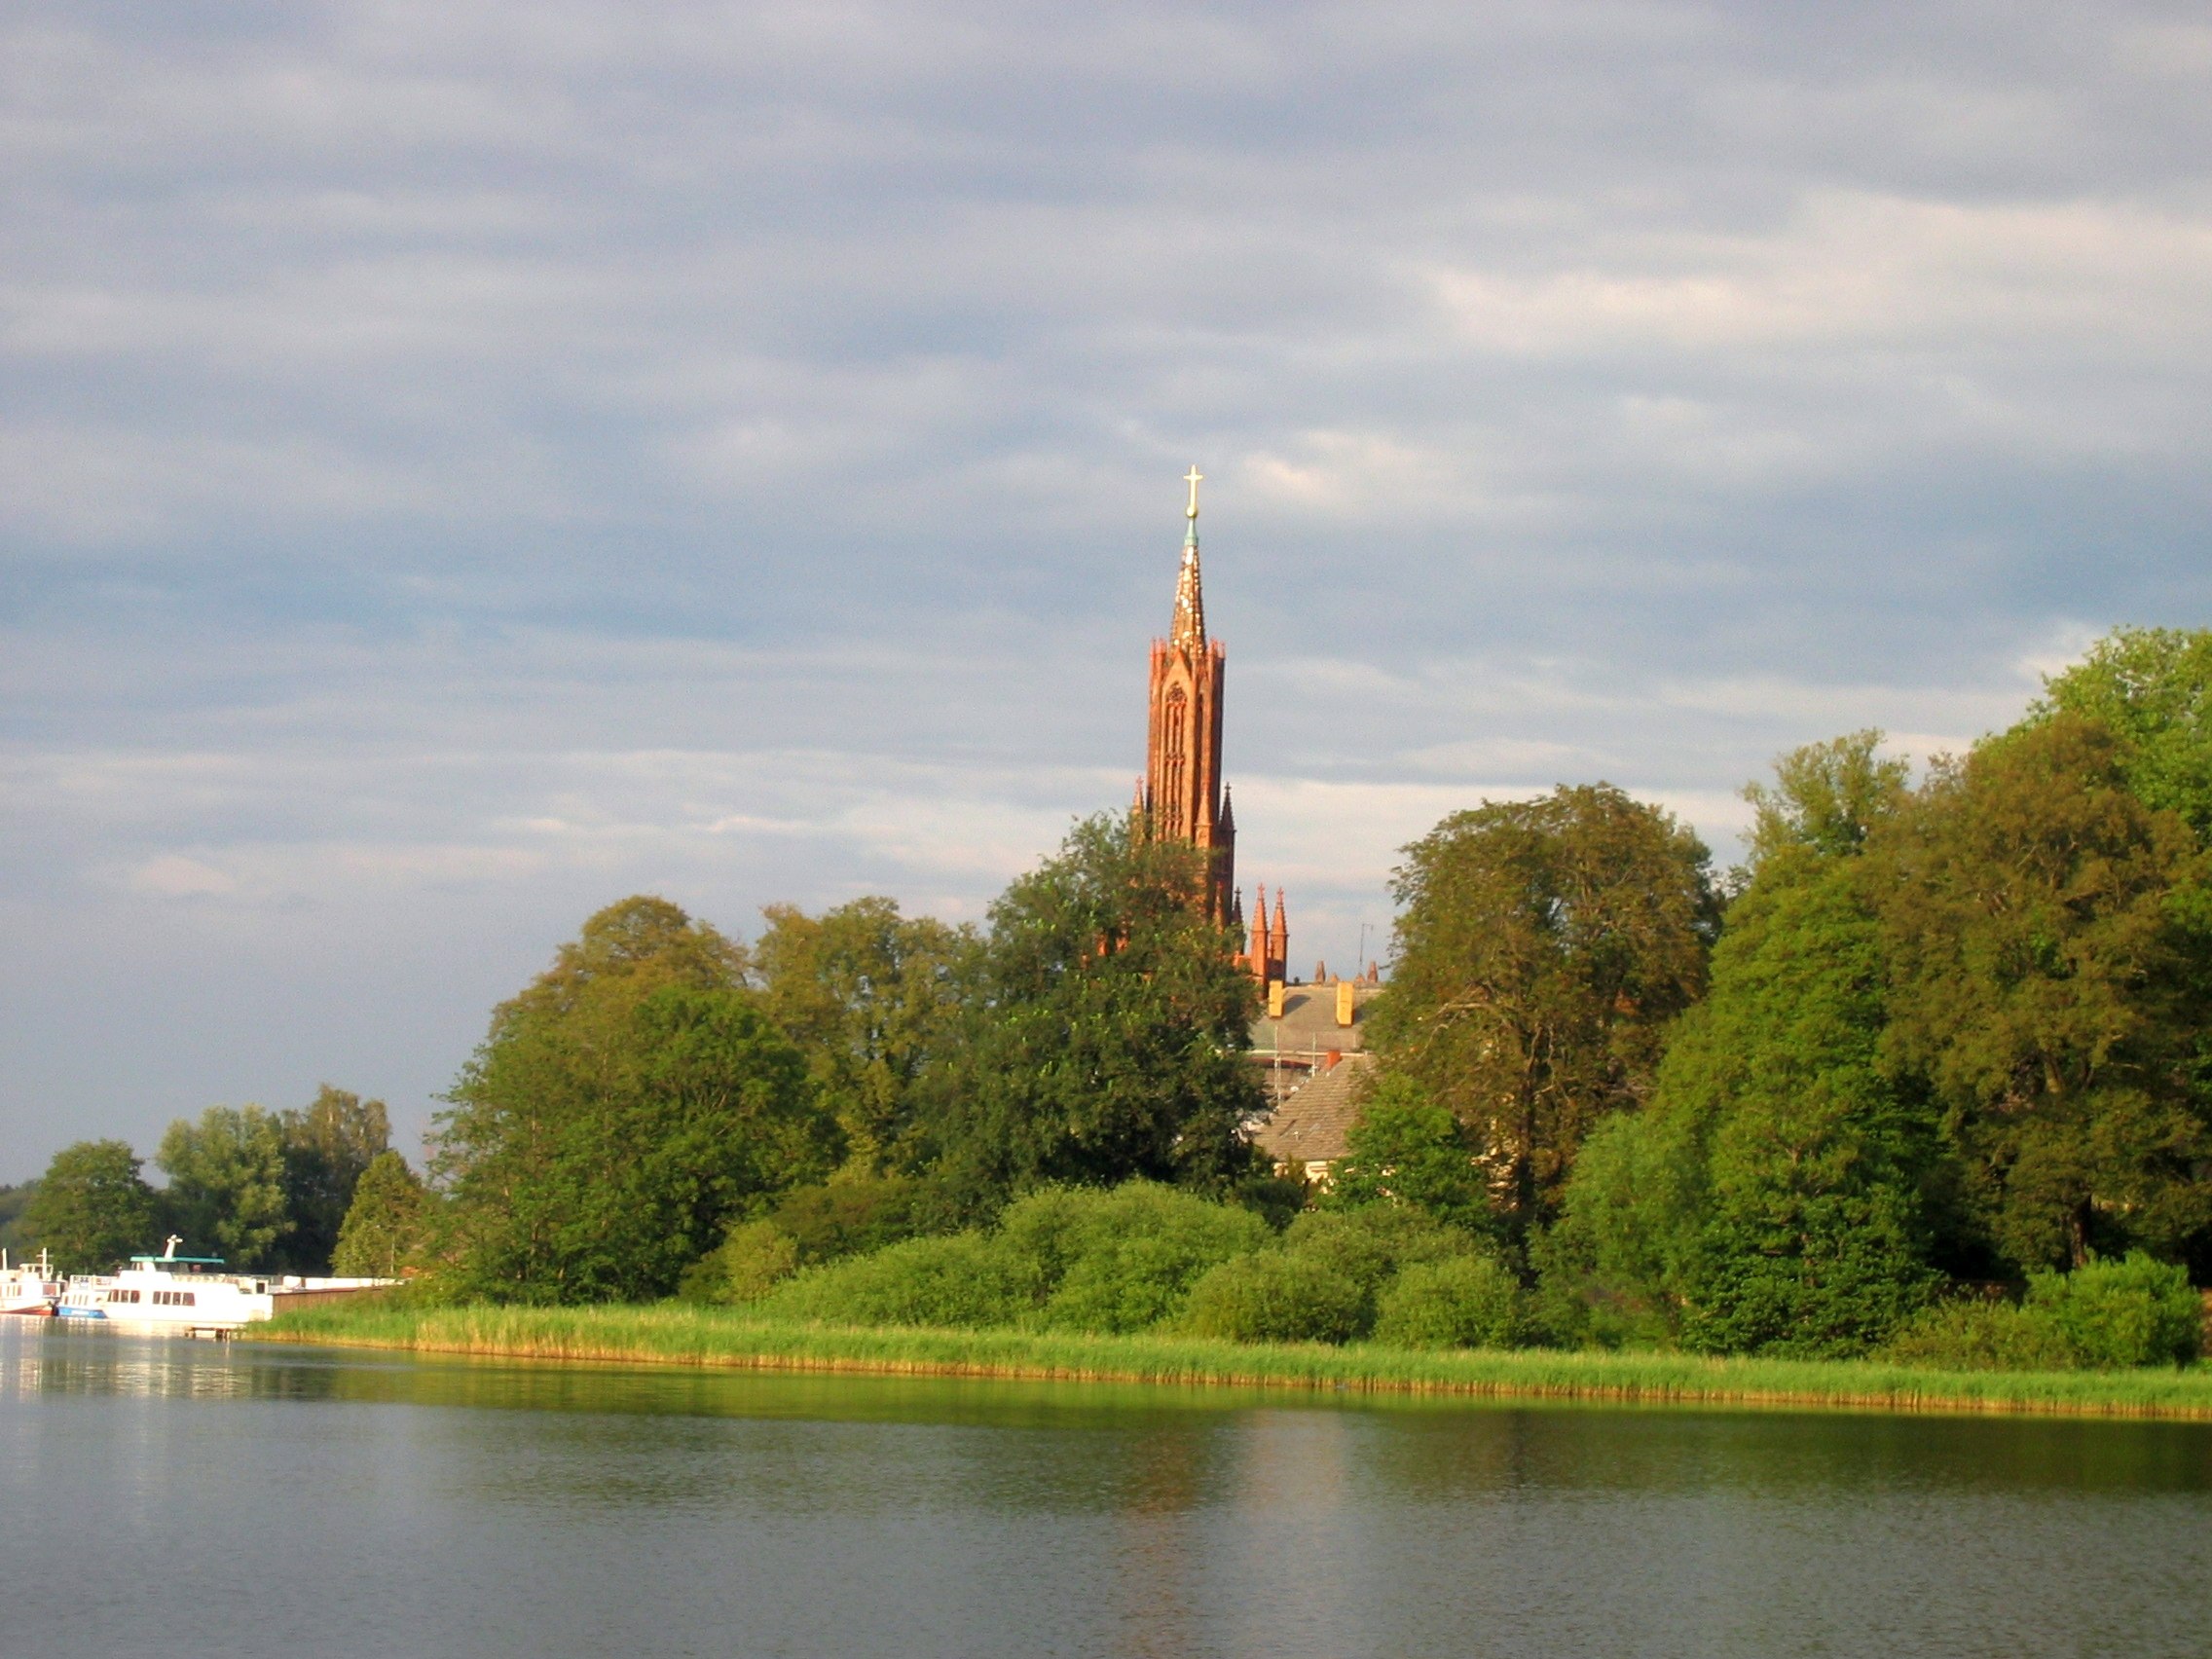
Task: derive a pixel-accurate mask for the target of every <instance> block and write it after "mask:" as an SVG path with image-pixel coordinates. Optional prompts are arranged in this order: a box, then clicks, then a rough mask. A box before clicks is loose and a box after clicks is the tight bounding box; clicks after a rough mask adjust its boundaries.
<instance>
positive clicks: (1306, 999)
mask: <svg viewBox="0 0 2212 1659" xmlns="http://www.w3.org/2000/svg"><path fill="white" fill-rule="evenodd" d="M1382 994H1383V987H1382V986H1381V985H1363V984H1357V983H1355V984H1354V985H1353V986H1352V1014H1351V1021H1352V1022H1351V1023H1350V1024H1349V1025H1339V1024H1338V1023H1337V987H1336V986H1335V985H1285V986H1284V987H1283V996H1282V1017H1281V1018H1280V1019H1270V1018H1269V1017H1268V1016H1267V1015H1266V1014H1261V1015H1260V1017H1259V1018H1257V1019H1255V1020H1253V1021H1252V1050H1253V1052H1255V1053H1262V1054H1264V1053H1269V1052H1272V1051H1278V1050H1279V1051H1281V1053H1282V1054H1283V1056H1284V1057H1285V1058H1286V1059H1287V1058H1288V1057H1289V1056H1290V1055H1292V1054H1308V1053H1312V1052H1316V1051H1318V1052H1321V1053H1326V1052H1328V1051H1329V1050H1331V1049H1337V1050H1341V1051H1344V1052H1345V1053H1347V1054H1349V1053H1352V1052H1354V1051H1358V1050H1361V1049H1364V1048H1366V1047H1367V1031H1366V1026H1367V1014H1368V1010H1369V1009H1370V1008H1371V1007H1372V1006H1373V1004H1374V1002H1375V999H1376V998H1377V997H1379V996H1381V995H1382Z"/></svg>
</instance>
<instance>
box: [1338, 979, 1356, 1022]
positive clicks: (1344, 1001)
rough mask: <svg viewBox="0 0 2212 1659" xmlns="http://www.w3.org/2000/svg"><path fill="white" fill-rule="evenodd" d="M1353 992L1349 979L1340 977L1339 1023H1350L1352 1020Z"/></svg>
mask: <svg viewBox="0 0 2212 1659" xmlns="http://www.w3.org/2000/svg"><path fill="white" fill-rule="evenodd" d="M1353 994H1354V993H1353V991H1352V988H1351V981H1350V980H1349V979H1339V980H1338V981H1337V1023H1338V1024H1339V1025H1349V1024H1350V1023H1351V1022H1352V1015H1353V1008H1352V997H1353Z"/></svg>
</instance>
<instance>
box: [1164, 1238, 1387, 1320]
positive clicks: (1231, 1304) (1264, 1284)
mask: <svg viewBox="0 0 2212 1659" xmlns="http://www.w3.org/2000/svg"><path fill="white" fill-rule="evenodd" d="M1367 1304H1368V1292H1367V1291H1366V1290H1365V1289H1364V1288H1363V1287H1362V1286H1361V1285H1360V1284H1358V1283H1357V1282H1356V1281H1354V1280H1353V1279H1351V1278H1349V1277H1347V1276H1346V1275H1345V1274H1343V1273H1341V1272H1333V1271H1331V1270H1330V1269H1329V1268H1327V1267H1326V1266H1324V1265H1322V1264H1320V1263H1318V1262H1316V1261H1314V1260H1312V1259H1310V1258H1309V1259H1301V1258H1299V1257H1297V1256H1294V1255H1292V1254H1290V1253H1288V1252H1286V1251H1281V1250H1263V1251H1260V1252H1257V1253H1256V1254H1253V1255H1250V1256H1239V1257H1237V1258H1236V1259H1235V1260H1234V1261H1229V1262H1224V1263H1222V1264H1221V1265H1220V1266H1219V1267H1217V1268H1215V1269H1214V1270H1213V1271H1212V1272H1208V1273H1207V1274H1206V1275H1205V1277H1203V1278H1201V1279H1200V1280H1198V1284H1197V1286H1196V1287H1195V1288H1194V1289H1193V1290H1192V1292H1191V1306H1190V1310H1189V1311H1188V1312H1187V1313H1186V1314H1185V1315H1184V1319H1183V1324H1184V1328H1185V1329H1186V1330H1188V1331H1190V1332H1191V1333H1192V1334H1193V1335H1194V1336H1200V1337H1223V1338H1227V1339H1228V1340H1230V1341H1232V1342H1239V1343H1343V1342H1349V1341H1350V1340H1351V1339H1352V1338H1353V1337H1355V1336H1357V1335H1358V1334H1359V1332H1360V1330H1361V1329H1362V1328H1363V1326H1364V1324H1365V1322H1366V1318H1367Z"/></svg>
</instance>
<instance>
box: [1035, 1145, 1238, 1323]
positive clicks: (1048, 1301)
mask: <svg viewBox="0 0 2212 1659" xmlns="http://www.w3.org/2000/svg"><path fill="white" fill-rule="evenodd" d="M1270 1236H1271V1235H1270V1234H1269V1231H1268V1225H1267V1223H1266V1222H1265V1221H1263V1220H1262V1219H1261V1218H1260V1217H1259V1216H1257V1215H1254V1214H1252V1213H1251V1212H1250V1211H1248V1210H1243V1209H1236V1208H1232V1207H1230V1206H1228V1205H1225V1204H1217V1203H1209V1202H1207V1201H1206V1200H1205V1199H1203V1198H1197V1197H1195V1196H1193V1195H1192V1194H1189V1193H1183V1192H1177V1191H1176V1190H1175V1189H1174V1188H1172V1187H1163V1186H1160V1185H1158V1184H1156V1183H1153V1182H1148V1181H1131V1182H1128V1183H1126V1184H1125V1185H1124V1186H1120V1187H1117V1188H1115V1189H1113V1190H1112V1191H1111V1192H1105V1193H1100V1192H1087V1191H1083V1190H1080V1189H1068V1188H1057V1189H1050V1190H1048V1191H1045V1192H1041V1193H1037V1194H1033V1195H1032V1196H1030V1197H1029V1198H1023V1199H1021V1200H1020V1201H1019V1202H1018V1203H1015V1204H1014V1205H1013V1206H1012V1207H1010V1208H1009V1209H1008V1210H1007V1212H1006V1215H1005V1217H1004V1218H1003V1219H1002V1221H1001V1222H1000V1225H999V1233H998V1241H999V1246H1000V1248H1001V1249H1002V1250H1004V1251H1007V1252H1010V1253H1011V1254H1012V1255H1013V1256H1014V1257H1015V1258H1016V1259H1017V1260H1019V1261H1021V1262H1022V1263H1024V1264H1025V1266H1026V1269H1027V1272H1028V1273H1029V1276H1030V1277H1031V1278H1032V1279H1033V1280H1034V1282H1035V1283H1037V1284H1038V1285H1039V1286H1040V1288H1041V1289H1042V1290H1043V1292H1044V1294H1045V1305H1044V1307H1043V1308H1042V1309H1039V1310H1038V1312H1037V1313H1036V1315H1035V1317H1034V1319H1033V1320H1032V1321H1031V1322H1032V1323H1034V1324H1035V1325H1036V1326H1038V1327H1039V1328H1041V1329H1045V1330H1056V1331H1101V1332H1120V1331H1139V1330H1143V1329H1145V1328H1146V1327H1147V1326H1151V1325H1156V1324H1158V1323H1160V1322H1161V1320H1163V1319H1166V1318H1169V1317H1171V1316H1173V1315H1174V1314H1176V1313H1178V1312H1180V1311H1181V1310H1182V1308H1183V1305H1184V1303H1185V1301H1186V1300H1187V1299H1188V1297H1189V1295H1190V1291H1191V1287H1192V1285H1194V1284H1195V1283H1197V1281H1198V1278H1199V1276H1200V1275H1201V1274H1203V1273H1204V1272H1206V1271H1207V1270H1208V1269H1210V1268H1212V1267H1214V1266H1216V1265H1218V1264H1219V1263H1222V1262H1226V1261H1229V1260H1231V1259H1232V1258H1234V1257H1237V1256H1245V1255H1249V1254H1251V1253H1252V1252H1253V1251H1254V1250H1257V1249H1259V1248H1260V1247H1261V1246H1262V1245H1264V1244H1266V1243H1268V1242H1269V1241H1270Z"/></svg>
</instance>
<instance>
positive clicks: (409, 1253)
mask: <svg viewBox="0 0 2212 1659" xmlns="http://www.w3.org/2000/svg"><path fill="white" fill-rule="evenodd" d="M426 1201H427V1195H426V1194H425V1193H424V1190H423V1183H422V1182H421V1181H420V1180H419V1179H418V1178H417V1177H416V1174H415V1171H414V1170H412V1169H410V1168H408V1167H407V1160H405V1159H404V1158H402V1157H400V1156H399V1154H398V1153H396V1152H380V1153H378V1154H377V1155H376V1157H375V1158H373V1159H371V1160H370V1161H369V1166H368V1167H367V1168H366V1169H364V1170H362V1171H361V1178H360V1180H359V1181H357V1182H356V1183H354V1187H353V1200H352V1202H351V1204H350V1205H349V1206H348V1208H347V1210H346V1219H345V1221H344V1222H343V1223H342V1224H341V1225H340V1227H339V1229H338V1244H337V1248H336V1249H335V1250H334V1251H333V1252H332V1255H331V1262H330V1271H331V1272H334V1273H337V1274H339V1275H340V1276H341V1277H346V1278H396V1277H397V1276H398V1274H399V1270H400V1268H401V1267H402V1266H403V1265H405V1264H406V1263H407V1262H408V1261H409V1260H411V1259H412V1258H413V1256H414V1255H415V1252H416V1249H417V1247H418V1246H419V1245H420V1244H421V1242H422V1234H423V1209H424V1203H425V1202H426Z"/></svg>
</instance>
